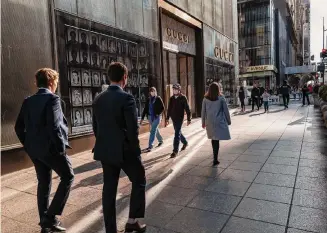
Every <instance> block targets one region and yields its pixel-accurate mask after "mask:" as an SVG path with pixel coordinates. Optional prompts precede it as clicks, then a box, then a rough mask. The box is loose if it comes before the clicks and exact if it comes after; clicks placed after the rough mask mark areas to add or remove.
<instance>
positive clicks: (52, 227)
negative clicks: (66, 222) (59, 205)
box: [40, 216, 66, 233]
mask: <svg viewBox="0 0 327 233" xmlns="http://www.w3.org/2000/svg"><path fill="white" fill-rule="evenodd" d="M40 225H41V228H42V232H44V233H45V232H63V231H66V228H64V227H63V226H61V222H60V221H59V220H58V219H57V218H56V217H53V218H49V217H48V216H45V217H43V218H42V220H41V222H40Z"/></svg>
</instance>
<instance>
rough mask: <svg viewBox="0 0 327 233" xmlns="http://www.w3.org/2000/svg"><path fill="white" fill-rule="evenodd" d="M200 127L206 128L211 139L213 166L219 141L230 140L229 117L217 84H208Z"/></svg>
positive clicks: (216, 158) (216, 162)
mask: <svg viewBox="0 0 327 233" xmlns="http://www.w3.org/2000/svg"><path fill="white" fill-rule="evenodd" d="M201 117H202V128H206V130H207V136H208V139H211V144H212V150H213V166H216V165H218V164H219V161H218V153H219V141H220V140H230V139H231V136H230V132H229V128H228V125H230V124H231V118H230V114H229V111H228V107H227V103H226V100H225V98H224V97H223V96H222V95H221V93H220V87H219V84H218V83H216V82H214V83H212V84H210V86H209V90H208V92H207V93H206V94H205V96H204V99H203V103H202V113H201Z"/></svg>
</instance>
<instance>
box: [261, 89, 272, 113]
mask: <svg viewBox="0 0 327 233" xmlns="http://www.w3.org/2000/svg"><path fill="white" fill-rule="evenodd" d="M261 98H262V100H263V105H264V107H265V112H268V111H269V98H270V94H269V93H268V90H267V89H265V91H264V93H263V94H262V96H261Z"/></svg>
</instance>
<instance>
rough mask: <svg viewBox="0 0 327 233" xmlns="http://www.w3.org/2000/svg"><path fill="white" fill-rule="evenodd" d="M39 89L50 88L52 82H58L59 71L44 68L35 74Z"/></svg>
mask: <svg viewBox="0 0 327 233" xmlns="http://www.w3.org/2000/svg"><path fill="white" fill-rule="evenodd" d="M35 79H36V85H37V87H44V88H48V87H49V86H50V82H53V81H58V79H59V74H58V72H57V71H55V70H53V69H50V68H42V69H39V70H38V71H36V73H35Z"/></svg>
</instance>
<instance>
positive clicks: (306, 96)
mask: <svg viewBox="0 0 327 233" xmlns="http://www.w3.org/2000/svg"><path fill="white" fill-rule="evenodd" d="M302 98H303V100H302V101H303V105H305V98H306V99H307V102H308V105H309V104H310V100H309V95H306V94H304V95H303V97H302Z"/></svg>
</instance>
